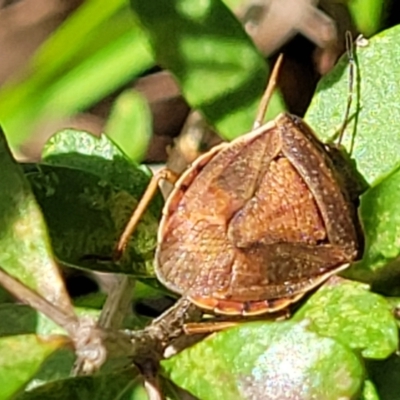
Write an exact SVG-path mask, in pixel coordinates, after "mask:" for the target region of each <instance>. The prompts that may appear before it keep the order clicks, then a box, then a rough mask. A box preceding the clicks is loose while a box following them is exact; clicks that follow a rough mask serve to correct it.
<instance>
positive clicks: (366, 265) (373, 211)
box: [344, 168, 400, 294]
mask: <svg viewBox="0 0 400 400" xmlns="http://www.w3.org/2000/svg"><path fill="white" fill-rule="evenodd" d="M399 200H400V168H397V169H396V170H395V171H394V172H393V173H392V174H391V175H389V176H388V177H386V178H385V179H384V180H382V181H381V182H380V183H379V184H377V185H376V186H374V187H373V188H371V189H370V190H368V191H367V192H366V193H365V194H364V195H363V196H361V205H360V209H359V213H360V216H361V220H362V224H363V228H364V229H363V230H364V235H365V251H364V255H363V259H362V260H361V261H360V262H358V263H356V264H355V265H353V266H352V268H350V269H349V270H347V271H346V272H345V274H344V275H345V276H346V277H349V278H351V279H356V280H361V281H364V282H368V283H371V284H372V285H373V288H374V290H378V291H380V292H383V293H385V294H398V293H399V288H398V280H397V279H398V277H399V276H400V268H399V267H400V265H399V260H398V259H399V255H400V214H399V212H398V202H399Z"/></svg>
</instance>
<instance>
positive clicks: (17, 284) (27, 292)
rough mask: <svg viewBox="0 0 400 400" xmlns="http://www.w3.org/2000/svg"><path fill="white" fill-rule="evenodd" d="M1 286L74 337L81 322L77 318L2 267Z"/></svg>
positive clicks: (0, 272) (0, 273) (0, 271)
mask: <svg viewBox="0 0 400 400" xmlns="http://www.w3.org/2000/svg"><path fill="white" fill-rule="evenodd" d="M0 284H1V285H2V286H3V287H4V288H5V289H6V290H7V291H9V292H10V293H11V294H12V295H13V296H14V297H16V298H17V299H18V300H20V301H21V302H22V303H25V304H27V305H29V306H31V307H32V308H34V309H36V310H38V311H40V312H41V313H42V314H44V315H46V317H48V318H50V319H51V320H53V321H54V322H55V323H56V324H57V325H59V326H61V327H62V328H64V329H65V330H66V331H67V332H68V334H69V335H70V336H71V337H73V336H74V333H75V331H76V328H77V326H78V325H79V320H78V318H77V317H76V316H71V315H67V314H66V313H65V312H64V311H62V310H60V309H59V308H58V307H56V306H55V305H54V304H51V303H50V302H49V301H47V300H46V299H45V298H44V297H42V296H41V295H39V294H38V293H36V292H35V291H33V290H32V289H30V288H29V287H28V286H26V285H25V284H24V283H22V282H21V281H19V280H18V279H17V278H14V277H13V276H11V275H10V274H9V273H8V272H6V271H5V270H4V269H3V268H1V267H0Z"/></svg>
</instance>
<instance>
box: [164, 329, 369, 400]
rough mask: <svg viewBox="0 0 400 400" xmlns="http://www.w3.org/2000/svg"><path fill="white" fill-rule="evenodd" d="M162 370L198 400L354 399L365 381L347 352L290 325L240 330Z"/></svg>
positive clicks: (197, 347)
mask: <svg viewBox="0 0 400 400" xmlns="http://www.w3.org/2000/svg"><path fill="white" fill-rule="evenodd" d="M162 366H163V370H164V373H165V374H166V375H167V376H168V377H169V378H170V379H171V380H172V381H173V382H175V383H176V384H177V385H178V386H181V387H183V388H184V389H186V390H188V391H190V392H191V393H192V394H194V395H195V396H197V397H199V398H200V399H202V400H214V399H237V400H240V399H262V398H271V399H280V400H285V399H288V400H289V399H302V400H307V399H324V400H329V399H332V400H333V399H335V400H336V399H338V398H353V397H354V396H355V395H356V394H357V393H359V392H360V390H361V386H362V384H363V375H364V372H363V366H362V364H361V363H360V361H359V359H358V358H357V357H356V356H355V354H354V353H353V352H352V351H350V350H349V349H348V348H347V347H345V346H343V345H341V344H340V343H339V342H336V341H334V340H333V339H330V338H324V337H321V336H318V335H317V334H316V333H314V332H312V331H310V330H309V329H308V328H307V326H306V324H304V323H293V322H289V321H285V322H277V323H267V322H255V323H247V324H242V325H240V326H238V327H236V328H233V329H229V330H226V331H224V332H220V333H218V334H215V335H213V336H211V337H208V338H207V339H205V340H204V341H202V342H200V343H198V344H196V345H194V346H192V347H190V348H188V349H186V350H184V351H183V352H181V353H179V354H178V355H176V356H174V357H172V358H171V359H168V360H165V361H162ZM267 395H268V397H267Z"/></svg>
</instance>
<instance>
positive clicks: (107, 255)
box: [26, 159, 158, 277]
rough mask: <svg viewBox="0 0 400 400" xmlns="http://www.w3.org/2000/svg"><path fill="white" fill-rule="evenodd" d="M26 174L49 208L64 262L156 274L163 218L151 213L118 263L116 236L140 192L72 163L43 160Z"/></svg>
mask: <svg viewBox="0 0 400 400" xmlns="http://www.w3.org/2000/svg"><path fill="white" fill-rule="evenodd" d="M100 161H104V160H102V159H100ZM26 176H27V178H28V180H29V182H30V183H31V186H32V189H33V192H34V193H35V196H36V199H37V201H38V203H39V205H40V207H41V208H42V210H43V215H44V217H45V219H46V221H47V225H48V229H49V233H50V237H51V241H52V245H53V249H54V252H55V254H56V256H57V258H58V259H59V260H61V261H62V262H63V263H64V264H69V265H72V266H81V267H85V268H90V269H95V270H99V271H106V272H107V271H108V272H125V273H129V274H132V275H135V276H140V277H149V276H150V277H151V276H153V255H154V249H155V247H156V242H157V240H156V232H157V227H158V219H157V218H155V217H154V216H153V215H152V214H151V213H150V212H147V213H146V214H145V215H144V216H143V218H142V220H141V222H140V224H139V225H138V229H137V230H136V231H135V233H134V235H133V238H132V240H131V241H130V242H129V244H128V247H127V249H126V251H125V252H124V255H123V257H122V259H121V260H120V261H119V262H118V263H114V262H112V255H113V252H114V248H115V245H116V241H117V239H118V237H119V235H120V234H121V233H122V231H123V229H124V227H125V225H126V223H127V221H128V220H129V216H130V215H131V213H132V210H134V209H135V207H136V205H137V203H138V201H137V198H136V196H134V195H132V194H131V193H130V192H129V191H127V190H123V189H119V188H118V189H117V188H115V187H114V186H112V185H111V184H110V183H108V181H107V180H106V179H105V178H102V177H99V176H97V175H94V174H91V173H89V172H86V171H84V170H78V169H73V168H68V167H62V166H57V165H45V164H43V165H37V166H36V167H31V170H30V172H29V173H27V174H26Z"/></svg>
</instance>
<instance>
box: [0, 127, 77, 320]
mask: <svg viewBox="0 0 400 400" xmlns="http://www.w3.org/2000/svg"><path fill="white" fill-rule="evenodd" d="M0 170H1V174H0V248H1V252H0V266H1V267H2V268H3V269H5V270H6V271H7V272H8V273H9V274H11V275H13V276H15V277H16V278H18V279H19V280H20V281H22V282H23V283H24V284H25V285H27V286H28V287H30V288H32V289H34V290H35V291H37V292H38V293H40V294H41V295H42V296H43V297H45V298H46V299H48V300H49V301H50V302H52V303H53V304H55V305H57V306H58V307H59V308H60V309H62V310H64V311H65V312H66V313H68V314H70V315H71V313H72V312H73V310H72V306H71V303H70V299H69V296H68V294H67V292H66V290H65V287H64V282H63V281H62V279H61V275H60V273H59V271H58V268H57V265H56V263H55V262H54V259H53V254H52V250H51V247H50V243H49V238H48V233H47V228H46V225H45V222H44V219H43V216H42V214H41V212H40V208H39V206H38V205H37V203H36V200H35V197H34V195H33V194H32V192H31V189H30V187H29V184H28V182H27V180H26V178H25V177H24V175H23V173H22V170H21V168H20V166H19V165H18V164H17V163H16V162H15V161H14V160H13V158H12V155H11V153H10V151H9V148H8V146H7V143H6V140H5V138H4V135H3V134H2V133H1V132H0Z"/></svg>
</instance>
